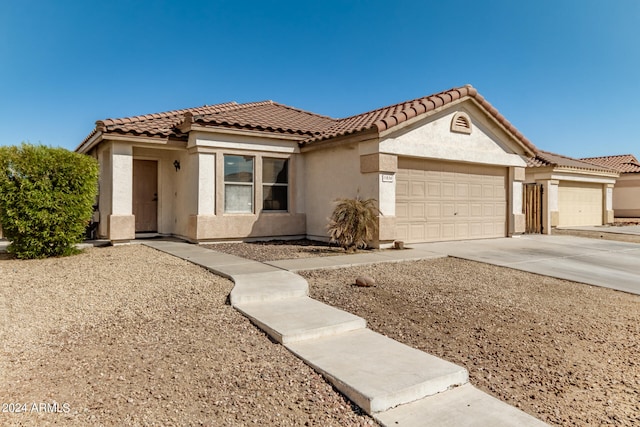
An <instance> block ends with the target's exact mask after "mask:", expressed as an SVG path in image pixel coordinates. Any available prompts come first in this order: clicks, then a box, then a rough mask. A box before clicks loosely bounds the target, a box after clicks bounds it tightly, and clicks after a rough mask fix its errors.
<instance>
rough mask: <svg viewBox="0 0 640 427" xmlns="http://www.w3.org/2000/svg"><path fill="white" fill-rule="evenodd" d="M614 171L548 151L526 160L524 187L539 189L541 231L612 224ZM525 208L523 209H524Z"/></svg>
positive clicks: (615, 173) (540, 151) (547, 231)
mask: <svg viewBox="0 0 640 427" xmlns="http://www.w3.org/2000/svg"><path fill="white" fill-rule="evenodd" d="M618 176H619V174H618V172H617V171H615V170H613V169H611V168H608V167H605V166H599V165H595V164H593V163H589V162H586V161H583V160H578V159H574V158H571V157H567V156H563V155H560V154H556V153H550V152H548V151H543V150H538V151H537V153H536V155H535V156H534V157H532V158H530V159H529V160H528V167H527V169H526V172H525V187H526V186H527V185H540V186H541V187H542V209H541V215H542V230H541V231H542V232H543V233H547V234H548V233H551V229H552V228H553V227H571V226H591V225H603V224H609V223H611V222H613V220H614V217H613V187H614V185H615V184H616V179H617V178H618ZM525 209H526V207H525Z"/></svg>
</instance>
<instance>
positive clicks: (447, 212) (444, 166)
mask: <svg viewBox="0 0 640 427" xmlns="http://www.w3.org/2000/svg"><path fill="white" fill-rule="evenodd" d="M507 172H508V169H507V168H506V167H498V166H485V165H477V164H467V163H455V162H445V161H437V160H424V159H414V158H399V159H398V172H397V176H396V182H397V183H396V235H397V237H396V239H397V240H402V241H405V242H408V243H411V242H414V243H416V242H432V241H443V240H464V239H481V238H493V237H505V236H506V235H507Z"/></svg>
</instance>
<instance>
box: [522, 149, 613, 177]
mask: <svg viewBox="0 0 640 427" xmlns="http://www.w3.org/2000/svg"><path fill="white" fill-rule="evenodd" d="M527 166H528V167H544V166H554V167H557V166H560V167H569V168H573V169H586V170H593V171H600V172H616V171H615V170H614V169H611V168H608V167H605V166H600V165H595V164H593V163H588V162H586V161H583V160H578V159H574V158H572V157H568V156H563V155H561V154H556V153H551V152H549V151H543V150H538V151H537V152H536V155H535V156H534V157H531V158H529V159H527Z"/></svg>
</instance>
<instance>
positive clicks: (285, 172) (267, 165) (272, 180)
mask: <svg viewBox="0 0 640 427" xmlns="http://www.w3.org/2000/svg"><path fill="white" fill-rule="evenodd" d="M288 209H289V160H288V159H275V158H268V157H265V158H263V159H262V210H265V211H287V210H288Z"/></svg>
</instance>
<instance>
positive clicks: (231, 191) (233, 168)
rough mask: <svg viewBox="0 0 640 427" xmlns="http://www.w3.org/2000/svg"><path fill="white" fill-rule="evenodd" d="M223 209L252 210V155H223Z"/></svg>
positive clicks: (230, 211) (229, 210)
mask: <svg viewBox="0 0 640 427" xmlns="http://www.w3.org/2000/svg"><path fill="white" fill-rule="evenodd" d="M224 211H225V212H227V213H252V212H253V157H250V156H224Z"/></svg>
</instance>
